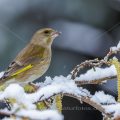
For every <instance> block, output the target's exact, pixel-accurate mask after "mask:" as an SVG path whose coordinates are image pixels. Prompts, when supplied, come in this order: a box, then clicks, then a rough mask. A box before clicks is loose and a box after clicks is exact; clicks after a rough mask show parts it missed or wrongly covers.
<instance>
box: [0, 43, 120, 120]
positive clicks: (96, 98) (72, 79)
mask: <svg viewBox="0 0 120 120" xmlns="http://www.w3.org/2000/svg"><path fill="white" fill-rule="evenodd" d="M119 52H120V43H119V44H118V46H117V47H112V48H111V49H110V52H109V53H108V54H107V55H106V56H105V57H104V59H102V60H99V59H94V60H87V61H85V62H83V63H81V64H80V65H77V66H76V67H75V68H74V69H73V71H72V72H71V75H68V76H66V77H64V76H56V77H54V78H51V77H46V78H45V81H44V82H40V83H36V84H35V86H36V87H37V89H35V90H33V89H34V86H32V87H33V88H32V92H31V90H30V92H29V93H28V91H29V89H30V88H31V87H27V90H28V91H27V92H26V89H25V88H23V87H21V86H20V85H18V84H10V85H9V86H7V87H6V88H5V89H4V90H3V91H1V92H0V102H1V103H6V107H5V108H3V109H2V108H1V109H0V114H2V115H5V116H7V117H8V116H9V117H8V118H4V119H3V120H13V117H14V118H15V119H17V118H19V119H21V120H22V119H24V118H27V120H32V119H34V120H38V119H39V120H43V119H44V120H48V119H49V120H63V116H62V115H61V114H60V113H59V112H60V110H61V109H62V108H61V107H62V102H61V99H62V97H61V96H68V97H72V98H75V99H77V100H79V101H80V102H81V103H82V102H85V103H87V104H89V105H91V106H92V107H94V108H96V109H97V110H99V111H100V112H101V113H103V116H104V117H105V118H109V119H113V120H119V119H120V103H119V102H117V101H116V100H115V99H114V97H113V96H111V95H108V94H105V93H104V92H103V91H99V92H96V93H95V94H93V95H92V94H91V93H90V91H88V90H87V89H84V88H83V87H81V85H84V84H99V83H102V82H105V81H107V80H110V79H114V78H118V70H117V69H116V66H117V64H116V66H115V65H114V64H112V62H111V61H110V57H111V56H112V55H113V54H117V53H119ZM103 65H105V66H106V68H102V66H103ZM85 67H92V69H90V70H88V71H87V72H86V73H85V74H81V75H80V76H78V77H77V74H78V72H80V70H81V69H84V68H85ZM2 75H3V72H2V73H1V74H0V76H2ZM51 101H52V102H51ZM45 109H46V110H45Z"/></svg>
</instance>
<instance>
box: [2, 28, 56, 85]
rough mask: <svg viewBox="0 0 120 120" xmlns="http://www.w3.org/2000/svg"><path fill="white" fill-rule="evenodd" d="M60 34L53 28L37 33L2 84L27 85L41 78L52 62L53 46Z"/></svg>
mask: <svg viewBox="0 0 120 120" xmlns="http://www.w3.org/2000/svg"><path fill="white" fill-rule="evenodd" d="M57 36H58V32H56V31H55V30H53V29H51V28H44V29H41V30H39V31H37V32H36V33H35V34H34V36H33V38H32V40H31V41H30V43H29V44H28V45H27V46H26V47H25V48H24V49H23V50H22V51H21V52H20V53H19V54H18V55H17V57H16V58H15V59H14V60H13V62H12V63H11V64H10V66H9V67H8V69H7V70H6V72H5V74H4V76H3V77H2V78H1V80H0V84H1V85H2V84H4V83H6V84H9V83H26V82H32V81H33V80H35V79H37V78H39V77H41V76H42V75H43V74H44V73H45V72H46V71H47V69H48V67H49V65H50V61H51V45H52V42H53V40H54V39H55V37H57Z"/></svg>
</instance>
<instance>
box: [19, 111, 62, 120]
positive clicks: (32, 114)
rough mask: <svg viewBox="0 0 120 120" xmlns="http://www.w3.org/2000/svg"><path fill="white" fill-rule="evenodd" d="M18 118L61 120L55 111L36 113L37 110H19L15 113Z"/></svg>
mask: <svg viewBox="0 0 120 120" xmlns="http://www.w3.org/2000/svg"><path fill="white" fill-rule="evenodd" d="M17 114H18V115H19V116H25V117H29V118H31V119H38V120H40V119H41V120H63V116H61V115H60V114H59V113H58V112H57V111H54V110H45V111H42V112H40V111H37V110H29V111H27V110H21V111H19V112H17Z"/></svg>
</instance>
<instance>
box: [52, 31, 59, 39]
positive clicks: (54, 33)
mask: <svg viewBox="0 0 120 120" xmlns="http://www.w3.org/2000/svg"><path fill="white" fill-rule="evenodd" d="M60 34H61V32H58V31H55V32H53V33H52V35H51V36H52V37H53V38H56V37H57V36H59V35H60Z"/></svg>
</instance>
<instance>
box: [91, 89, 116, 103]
mask: <svg viewBox="0 0 120 120" xmlns="http://www.w3.org/2000/svg"><path fill="white" fill-rule="evenodd" d="M91 100H93V101H95V102H97V103H100V104H113V103H117V102H116V101H115V98H114V97H113V96H111V95H107V94H105V93H104V92H103V91H99V92H96V93H95V95H93V96H92V98H91Z"/></svg>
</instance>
